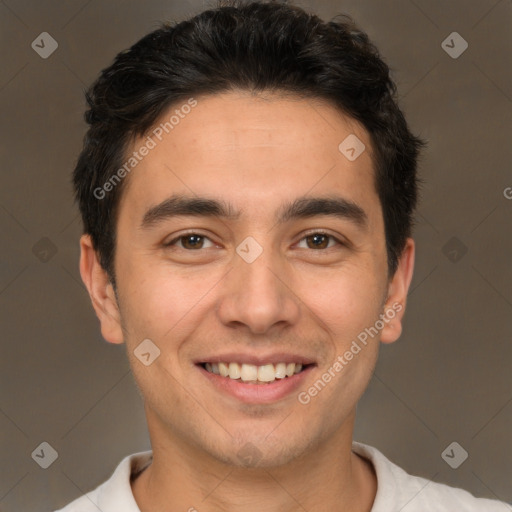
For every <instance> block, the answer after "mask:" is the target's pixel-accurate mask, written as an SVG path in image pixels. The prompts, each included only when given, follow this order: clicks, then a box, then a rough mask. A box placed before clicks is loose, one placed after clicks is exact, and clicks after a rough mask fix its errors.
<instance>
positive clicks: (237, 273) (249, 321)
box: [218, 249, 301, 334]
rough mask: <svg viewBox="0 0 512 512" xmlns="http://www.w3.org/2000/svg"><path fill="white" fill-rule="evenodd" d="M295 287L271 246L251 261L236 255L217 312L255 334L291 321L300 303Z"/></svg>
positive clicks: (231, 324) (230, 323) (294, 318)
mask: <svg viewBox="0 0 512 512" xmlns="http://www.w3.org/2000/svg"><path fill="white" fill-rule="evenodd" d="M293 288H294V286H293V279H292V275H291V273H290V272H289V271H287V269H286V266H285V263H284V262H280V261H278V258H277V255H276V254H275V253H273V252H272V250H271V249H268V250H263V252H262V253H261V254H260V255H259V256H258V257H257V258H256V259H255V260H254V261H252V262H251V263H249V262H248V261H245V260H244V259H243V258H242V257H239V256H238V255H237V256H236V257H235V258H234V262H233V268H232V270H231V271H230V272H228V273H227V275H226V278H225V279H224V280H223V290H222V294H221V299H220V306H219V308H218V314H219V316H220V319H221V321H222V322H223V323H224V324H225V325H228V326H231V327H234V326H236V325H244V326H246V327H247V328H248V329H249V330H250V331H251V332H252V333H254V334H264V333H267V332H268V331H269V330H270V329H271V328H272V327H274V326H276V325H279V324H280V325H281V327H286V326H289V325H292V324H294V323H296V322H297V321H298V319H299V317H300V306H301V301H300V299H299V298H298V297H297V295H296V294H295V293H294V292H293Z"/></svg>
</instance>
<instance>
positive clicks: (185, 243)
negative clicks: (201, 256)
mask: <svg viewBox="0 0 512 512" xmlns="http://www.w3.org/2000/svg"><path fill="white" fill-rule="evenodd" d="M205 240H209V238H208V237H206V236H203V235H199V234H197V233H190V234H186V235H181V236H178V237H176V238H175V239H174V240H171V241H170V242H168V243H166V244H164V246H165V247H171V246H176V245H177V243H178V248H181V249H186V250H188V251H193V250H197V249H204V243H205ZM210 243H211V241H210ZM180 245H181V247H180ZM212 245H213V244H212Z"/></svg>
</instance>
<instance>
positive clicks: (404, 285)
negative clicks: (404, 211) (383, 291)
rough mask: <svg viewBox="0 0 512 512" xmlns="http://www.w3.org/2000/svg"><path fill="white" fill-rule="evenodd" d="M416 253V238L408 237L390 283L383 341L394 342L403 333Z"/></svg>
mask: <svg viewBox="0 0 512 512" xmlns="http://www.w3.org/2000/svg"><path fill="white" fill-rule="evenodd" d="M414 255H415V244H414V240H413V239H412V238H408V239H407V242H406V245H405V248H404V250H403V251H402V255H401V257H400V261H399V264H398V268H397V270H396V272H395V274H394V276H393V277H392V279H391V281H390V283H389V285H388V298H387V300H386V304H385V306H384V315H385V318H386V321H385V326H384V328H383V329H382V331H381V339H380V340H381V342H382V343H393V342H394V341H396V340H397V339H398V338H399V337H400V336H401V334H402V319H403V317H404V314H405V306H406V303H407V294H408V292H409V286H410V284H411V281H412V276H413V273H414Z"/></svg>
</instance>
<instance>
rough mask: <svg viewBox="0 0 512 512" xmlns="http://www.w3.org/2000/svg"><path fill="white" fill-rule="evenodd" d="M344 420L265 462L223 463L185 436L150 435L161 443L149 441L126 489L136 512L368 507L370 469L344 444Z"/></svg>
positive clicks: (358, 510)
mask: <svg viewBox="0 0 512 512" xmlns="http://www.w3.org/2000/svg"><path fill="white" fill-rule="evenodd" d="M347 423H348V424H347V425H344V427H345V428H341V429H340V430H339V431H338V432H336V433H335V435H334V436H331V437H330V438H329V439H328V440H327V441H326V442H324V443H322V444H320V445H318V446H316V447H314V448H311V449H310V450H308V451H307V453H303V454H302V455H300V456H299V457H297V458H296V459H293V461H292V462H290V463H288V464H286V465H283V466H278V467H271V468H251V469H247V468H242V467H238V466H232V465H228V464H225V463H223V462H221V461H218V460H217V459H214V458H213V457H211V456H209V455H208V454H207V453H205V452H204V451H199V450H198V449H197V448H195V447H192V446H190V445H189V444H187V442H186V440H183V439H169V438H168V437H167V438H166V437H165V436H162V435H158V436H155V435H152V436H151V437H152V440H153V439H159V440H162V439H166V442H165V443H152V445H153V462H152V464H151V465H150V466H149V467H148V468H147V469H146V470H144V471H143V472H142V473H141V475H140V476H139V477H138V478H137V479H136V480H135V481H134V482H132V491H133V495H134V497H135V500H136V502H137V504H138V506H139V508H140V510H141V512H150V511H152V510H180V511H190V512H194V510H197V511H200V512H220V511H223V512H234V511H238V510H244V512H260V511H261V510H262V509H263V510H265V511H268V512H278V511H279V512H295V511H298V510H308V511H309V512H319V511H324V510H350V511H352V512H370V511H371V508H372V504H373V501H374V498H375V494H376V491H377V480H376V476H375V472H374V469H373V466H372V464H371V463H370V462H369V461H367V460H365V459H363V458H361V457H359V456H358V455H356V454H355V453H353V452H352V451H351V448H352V429H353V416H352V417H351V418H350V421H348V422H347ZM347 427H348V428H347ZM150 431H151V429H150ZM152 433H153V434H155V433H156V432H155V431H154V429H153V432H152ZM160 434H162V432H160Z"/></svg>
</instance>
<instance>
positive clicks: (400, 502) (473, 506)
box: [352, 442, 512, 512]
mask: <svg viewBox="0 0 512 512" xmlns="http://www.w3.org/2000/svg"><path fill="white" fill-rule="evenodd" d="M352 450H353V451H354V452H355V453H357V454H358V455H360V456H362V457H364V458H366V459H368V460H370V462H371V463H372V464H373V467H374V468H375V472H376V475H377V495H376V496H375V501H374V504H373V508H372V510H371V512H388V511H389V510H400V511H401V512H430V511H431V512H434V511H435V512H453V511H454V510H456V511H457V512H512V507H511V506H510V505H507V504H506V503H504V502H501V501H497V500H489V499H485V498H477V497H475V496H473V495H472V494H471V493H469V492H468V491H466V490H464V489H459V488H456V487H450V486H449V485H445V484H440V483H436V482H433V481H431V480H428V479H426V478H422V477H419V476H414V475H410V474H408V473H406V472H405V471H404V470H403V469H402V468H400V467H399V466H397V465H396V464H394V463H393V462H391V461H390V460H389V459H387V458H386V457H385V456H384V455H383V454H382V453H381V452H380V451H379V450H377V448H374V447H372V446H369V445H365V444H362V443H357V442H354V443H353V444H352Z"/></svg>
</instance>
